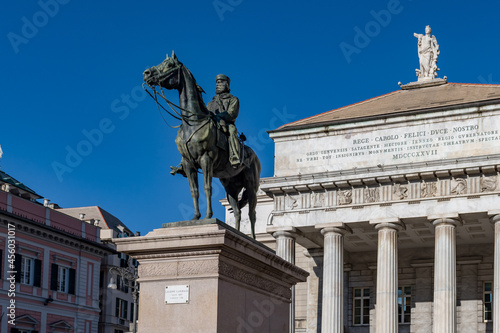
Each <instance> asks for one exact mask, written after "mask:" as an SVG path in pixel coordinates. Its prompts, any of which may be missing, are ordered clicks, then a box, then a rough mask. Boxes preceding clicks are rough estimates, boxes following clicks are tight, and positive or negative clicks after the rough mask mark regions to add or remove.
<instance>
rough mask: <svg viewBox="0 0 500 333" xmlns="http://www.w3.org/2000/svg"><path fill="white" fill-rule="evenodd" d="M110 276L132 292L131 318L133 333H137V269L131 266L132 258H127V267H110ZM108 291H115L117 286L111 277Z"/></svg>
mask: <svg viewBox="0 0 500 333" xmlns="http://www.w3.org/2000/svg"><path fill="white" fill-rule="evenodd" d="M109 273H110V274H113V273H114V274H117V275H118V277H119V279H120V281H121V284H122V285H126V286H127V287H129V288H130V289H131V290H132V300H133V302H134V318H133V323H132V325H133V326H132V327H133V332H134V333H137V303H138V301H139V284H138V283H137V279H138V278H139V275H138V274H137V269H136V267H134V265H132V258H130V257H129V259H128V262H127V267H111V268H110V269H109ZM108 288H109V289H116V288H117V285H116V282H115V279H114V277H113V276H111V278H110V279H109V284H108Z"/></svg>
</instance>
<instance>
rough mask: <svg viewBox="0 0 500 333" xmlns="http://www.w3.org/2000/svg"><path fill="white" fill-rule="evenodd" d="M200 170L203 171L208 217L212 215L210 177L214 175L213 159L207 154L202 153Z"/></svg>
mask: <svg viewBox="0 0 500 333" xmlns="http://www.w3.org/2000/svg"><path fill="white" fill-rule="evenodd" d="M200 165H201V170H202V171H203V178H204V182H205V197H206V198H207V216H206V217H205V218H207V219H209V218H211V217H212V215H213V212H212V178H213V175H214V168H213V159H212V158H210V156H209V155H208V154H205V155H203V157H202V158H201V160H200Z"/></svg>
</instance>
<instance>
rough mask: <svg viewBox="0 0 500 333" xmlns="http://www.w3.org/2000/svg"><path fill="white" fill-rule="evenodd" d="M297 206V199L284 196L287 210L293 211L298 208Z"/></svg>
mask: <svg viewBox="0 0 500 333" xmlns="http://www.w3.org/2000/svg"><path fill="white" fill-rule="evenodd" d="M298 206H299V204H298V203H297V199H296V198H294V197H293V196H291V195H290V194H286V197H285V208H286V209H287V210H293V209H296V208H298Z"/></svg>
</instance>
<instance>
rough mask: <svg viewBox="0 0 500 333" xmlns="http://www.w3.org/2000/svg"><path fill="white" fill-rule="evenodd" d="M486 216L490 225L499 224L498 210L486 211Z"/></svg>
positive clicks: (499, 215) (499, 213)
mask: <svg viewBox="0 0 500 333" xmlns="http://www.w3.org/2000/svg"><path fill="white" fill-rule="evenodd" d="M488 216H489V217H490V221H491V223H493V224H495V223H497V222H500V210H490V211H488Z"/></svg>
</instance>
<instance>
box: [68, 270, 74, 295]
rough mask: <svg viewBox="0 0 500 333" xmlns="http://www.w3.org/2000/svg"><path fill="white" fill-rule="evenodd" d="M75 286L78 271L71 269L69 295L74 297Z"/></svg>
mask: <svg viewBox="0 0 500 333" xmlns="http://www.w3.org/2000/svg"><path fill="white" fill-rule="evenodd" d="M75 285H76V270H75V269H73V268H70V269H69V286H68V293H69V294H72V295H74V294H75Z"/></svg>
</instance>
